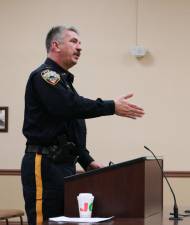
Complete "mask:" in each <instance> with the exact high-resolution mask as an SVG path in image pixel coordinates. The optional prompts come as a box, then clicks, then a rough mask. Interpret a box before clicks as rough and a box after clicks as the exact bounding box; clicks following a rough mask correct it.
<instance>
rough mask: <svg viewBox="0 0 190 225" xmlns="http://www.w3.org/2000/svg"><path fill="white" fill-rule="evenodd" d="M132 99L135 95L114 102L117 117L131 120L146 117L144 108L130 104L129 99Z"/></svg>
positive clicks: (122, 97)
mask: <svg viewBox="0 0 190 225" xmlns="http://www.w3.org/2000/svg"><path fill="white" fill-rule="evenodd" d="M132 97H133V94H129V95H126V96H121V97H119V98H117V99H115V100H114V102H115V114H116V115H118V116H123V117H129V118H131V119H136V118H137V117H142V116H143V115H144V110H143V109H142V108H140V107H139V106H137V105H134V104H131V103H129V102H128V99H130V98H132Z"/></svg>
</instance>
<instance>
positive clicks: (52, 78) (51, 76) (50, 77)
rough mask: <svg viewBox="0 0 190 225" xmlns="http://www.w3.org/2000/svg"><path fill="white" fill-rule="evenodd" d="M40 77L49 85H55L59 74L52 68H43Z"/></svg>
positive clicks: (58, 79)
mask: <svg viewBox="0 0 190 225" xmlns="http://www.w3.org/2000/svg"><path fill="white" fill-rule="evenodd" d="M41 76H42V78H43V79H44V80H45V81H46V82H47V83H49V84H51V85H56V84H57V83H58V82H59V81H60V80H61V78H60V75H59V74H58V73H56V72H55V71H52V70H48V69H47V70H44V71H42V72H41Z"/></svg>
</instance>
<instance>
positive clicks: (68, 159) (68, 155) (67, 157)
mask: <svg viewBox="0 0 190 225" xmlns="http://www.w3.org/2000/svg"><path fill="white" fill-rule="evenodd" d="M25 153H38V154H41V155H46V156H47V157H48V158H50V159H51V160H52V161H53V162H54V163H72V164H76V163H77V160H78V158H79V156H78V155H76V153H75V149H72V148H68V147H67V145H65V147H64V146H63V147H61V148H60V147H59V146H58V145H50V146H40V145H27V146H26V150H25Z"/></svg>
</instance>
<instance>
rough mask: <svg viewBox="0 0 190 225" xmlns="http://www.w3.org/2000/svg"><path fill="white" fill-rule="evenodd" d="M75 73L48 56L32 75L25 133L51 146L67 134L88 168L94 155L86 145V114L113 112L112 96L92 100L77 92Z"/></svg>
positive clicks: (31, 140) (30, 141)
mask: <svg viewBox="0 0 190 225" xmlns="http://www.w3.org/2000/svg"><path fill="white" fill-rule="evenodd" d="M73 80H74V76H73V75H72V74H71V73H70V72H68V71H66V70H64V69H63V68H62V67H60V66H59V65H58V64H56V63H55V62H54V61H53V60H51V59H49V58H47V59H46V61H45V63H44V64H42V65H41V66H40V67H39V68H38V69H36V70H34V71H33V72H32V73H31V74H30V77H29V79H28V83H27V86H26V93H25V117H24V125H23V134H24V135H25V137H26V138H27V144H32V145H42V146H48V145H52V144H56V143H57V137H58V136H60V135H62V134H65V135H67V137H68V138H69V140H70V141H73V142H74V143H75V144H76V146H77V149H78V151H79V160H78V161H79V163H80V164H81V166H83V167H84V168H86V167H87V166H88V165H89V164H90V162H92V161H93V158H92V157H91V156H90V155H89V152H88V150H87V149H86V125H85V120H84V119H86V118H94V117H98V116H106V115H112V114H114V113H115V104H114V101H112V100H109V101H108V100H107V101H103V100H102V99H100V98H98V99H97V100H91V99H87V98H84V97H82V96H80V95H78V93H77V92H76V90H75V89H74V87H73V85H72V83H73Z"/></svg>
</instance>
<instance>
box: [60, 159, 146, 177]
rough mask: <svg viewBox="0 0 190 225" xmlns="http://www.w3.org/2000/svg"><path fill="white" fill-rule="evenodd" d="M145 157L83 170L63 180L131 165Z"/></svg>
mask: <svg viewBox="0 0 190 225" xmlns="http://www.w3.org/2000/svg"><path fill="white" fill-rule="evenodd" d="M146 159H147V157H140V158H136V159H132V160H129V161H125V162H121V163H116V164H113V165H111V166H107V167H104V168H101V169H95V170H92V171H88V172H85V173H81V174H77V175H72V176H69V177H65V178H64V180H65V181H70V180H74V179H78V178H80V177H81V178H82V177H84V176H88V175H89V176H90V175H92V174H98V173H102V172H105V171H107V170H110V169H115V168H119V167H123V166H130V165H133V164H136V163H139V162H143V161H145V160H146Z"/></svg>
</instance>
